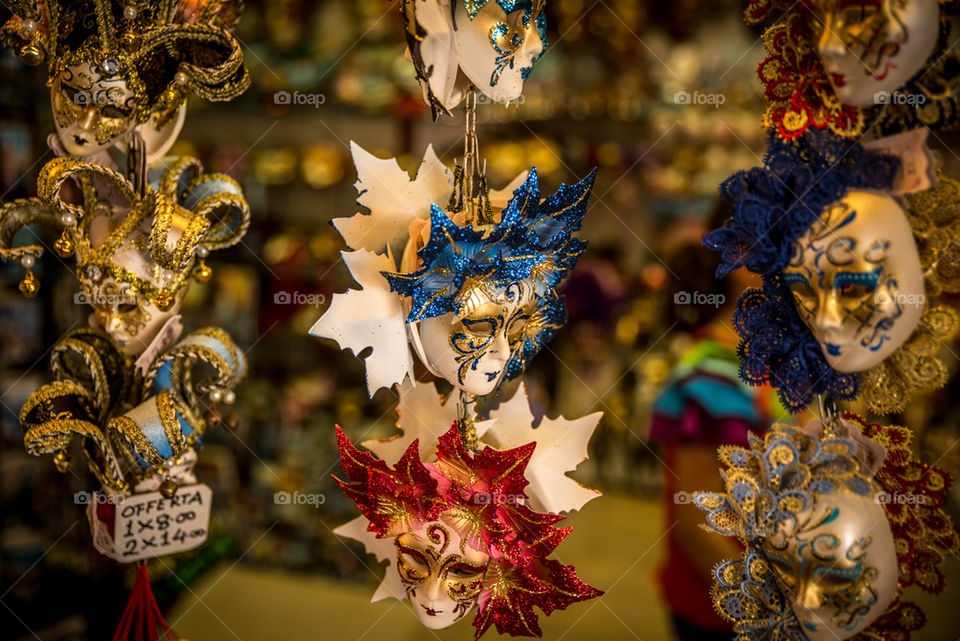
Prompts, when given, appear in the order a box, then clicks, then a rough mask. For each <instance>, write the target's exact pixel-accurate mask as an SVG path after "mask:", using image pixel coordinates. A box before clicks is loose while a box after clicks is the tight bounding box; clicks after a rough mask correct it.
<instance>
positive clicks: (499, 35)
mask: <svg viewBox="0 0 960 641" xmlns="http://www.w3.org/2000/svg"><path fill="white" fill-rule="evenodd" d="M462 1H463V3H464V9H465V10H466V13H467V16H468V17H469V18H470V20H473V19H474V18H476V17H477V14H478V13H480V11H481V10H483V8H484V7H485V6H487V3H488V2H489V0H462ZM496 2H497V4H498V5H500V8H501V9H503V12H504V13H505V14H506V15H508V16H509V15H510V14H512V13H514V12H517V11H522V12H523V17H522V18H521V19H520V25H521V26H522V30H517V29H516V28H514V27H512V26H511V25H509V24H507V23H506V22H503V21H501V22H498V23H496V24H495V25H494V26H493V27H492V28H491V29H490V34H489V36H490V44H491V46H492V47H493V48H494V50H495V51H496V52H497V66H496V68H495V69H494V70H493V73H492V74H491V76H490V86H491V87H493V86H494V85H496V84H497V82H498V81H499V79H500V73H501V72H502V71H503V70H504V69H505V68H507V67H509V68H510V69H513V66H514V60H515V54H516V52H517V50H518V49H519V48H520V46H521V45H522V44H523V32H524V31H526V29H527V28H529V26H530V22H531V21H532V22H534V23H535V24H536V28H537V34H538V35H539V36H540V41H541V42H542V43H543V48H544V49H546V48H547V14H546V11H545V10H544V9H545V6H546V0H496ZM542 55H543V53H542V52H541V53H540V54H539V55H538V56H537V57H536V58H534V59H533V60H532V61H531V62H530V66H529V67H524V68H523V69H521V70H520V75H521V77H522V78H523V79H524V80H526V79H527V78H529V77H530V74H531V73H532V72H533V67H534V65H536V63H537V60H539V59H540V57H541V56H542Z"/></svg>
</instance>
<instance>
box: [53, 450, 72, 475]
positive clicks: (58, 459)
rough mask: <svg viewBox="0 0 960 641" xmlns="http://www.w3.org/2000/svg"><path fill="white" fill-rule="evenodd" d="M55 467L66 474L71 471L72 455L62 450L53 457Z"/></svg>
mask: <svg viewBox="0 0 960 641" xmlns="http://www.w3.org/2000/svg"><path fill="white" fill-rule="evenodd" d="M53 465H54V467H56V468H57V471H58V472H60V473H61V474H66V473H67V472H69V471H70V455H69V454H67V453H66V452H65V451H63V450H60V451H59V452H57V453H56V454H55V455H54V457H53Z"/></svg>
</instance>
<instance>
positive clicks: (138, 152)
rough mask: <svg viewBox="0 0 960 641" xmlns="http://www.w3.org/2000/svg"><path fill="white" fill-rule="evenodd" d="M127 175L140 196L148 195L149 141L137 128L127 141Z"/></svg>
mask: <svg viewBox="0 0 960 641" xmlns="http://www.w3.org/2000/svg"><path fill="white" fill-rule="evenodd" d="M127 177H128V178H129V179H130V181H131V182H132V183H133V186H134V188H135V189H136V190H137V195H139V196H140V198H143V197H144V196H146V195H147V143H145V142H144V141H143V136H141V135H140V132H139V131H137V130H136V129H134V130H133V131H132V132H130V139H129V142H128V143H127Z"/></svg>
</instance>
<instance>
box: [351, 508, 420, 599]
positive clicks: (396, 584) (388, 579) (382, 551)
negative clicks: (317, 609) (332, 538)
mask: <svg viewBox="0 0 960 641" xmlns="http://www.w3.org/2000/svg"><path fill="white" fill-rule="evenodd" d="M369 523H370V521H368V520H367V517H365V516H358V517H357V518H355V519H353V520H352V521H349V522H347V523H344V524H343V525H341V526H340V527H338V528H337V529H335V530H334V531H333V533H334V534H336V535H337V536H342V537H345V538H348V539H353V540H354V541H359V542H360V543H362V544H363V547H364V549H366V551H367V552H368V553H370V554H372V555H374V556H375V557H377V561H378V562H380V563H382V562H383V561H389V562H390V564H389V565H387V567H386V573H385V574H384V576H383V580H382V581H381V582H380V587H378V588H377V591H376V592H374V593H373V597H372V598H371V599H370V602H371V603H374V602H376V601H379V600H381V599H390V598H393V599H404V598H406V596H407V593H406V591H405V590H404V587H403V582H402V581H401V580H400V575H399V574H398V573H397V571H396V570H395V569H394V566H393V562H394V561H395V560H396V558H397V548H396V546H394V544H393V537H384V538H382V539H378V538H377V535H376V534H375V533H373V532H370V531H369V530H367V525H368V524H369ZM368 569H370V568H368ZM372 571H373V570H372V569H371V572H372Z"/></svg>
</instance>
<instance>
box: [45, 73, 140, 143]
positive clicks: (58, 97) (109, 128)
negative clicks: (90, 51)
mask: <svg viewBox="0 0 960 641" xmlns="http://www.w3.org/2000/svg"><path fill="white" fill-rule="evenodd" d="M50 104H51V106H52V107H53V121H54V124H55V125H56V127H57V136H58V137H59V139H60V142H61V144H63V146H64V148H65V149H66V151H67V152H68V153H69V154H70V155H71V156H77V157H81V156H90V155H92V154H95V153H98V152H100V151H103V150H105V149H107V148H109V147H110V146H112V145H113V144H114V142H116V141H117V140H118V139H120V138H123V137H124V136H126V135H127V134H129V133H130V132H131V131H133V129H134V127H136V125H137V119H136V97H135V95H134V92H133V91H132V90H131V89H130V88H129V87H128V86H127V82H126V80H125V79H124V77H123V76H122V75H121V74H118V73H116V74H114V75H107V74H106V73H105V72H104V71H103V70H102V69H101V67H100V66H97V65H91V64H90V63H81V64H77V65H72V66H68V67H64V68H63V69H62V70H61V72H60V73H59V74H58V75H57V76H56V77H55V78H54V79H53V83H52V85H51V87H50Z"/></svg>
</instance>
